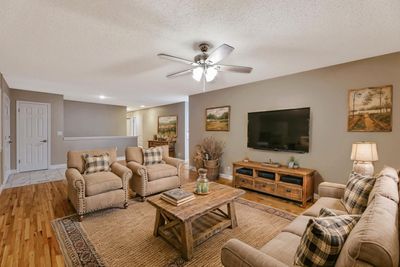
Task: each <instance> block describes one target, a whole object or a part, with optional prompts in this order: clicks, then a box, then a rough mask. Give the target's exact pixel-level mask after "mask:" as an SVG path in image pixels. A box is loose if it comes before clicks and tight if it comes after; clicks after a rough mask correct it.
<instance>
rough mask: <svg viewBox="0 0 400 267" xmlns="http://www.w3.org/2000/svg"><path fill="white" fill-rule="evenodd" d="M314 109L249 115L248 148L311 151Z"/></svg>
mask: <svg viewBox="0 0 400 267" xmlns="http://www.w3.org/2000/svg"><path fill="white" fill-rule="evenodd" d="M309 129H310V108H297V109H286V110H273V111H262V112H251V113H248V126H247V147H250V148H255V149H264V150H274V151H288V152H297V153H307V152H308V151H309V139H310V134H309Z"/></svg>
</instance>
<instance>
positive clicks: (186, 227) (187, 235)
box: [181, 221, 193, 260]
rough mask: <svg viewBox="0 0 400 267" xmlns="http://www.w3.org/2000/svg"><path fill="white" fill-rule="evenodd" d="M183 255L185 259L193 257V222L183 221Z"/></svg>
mask: <svg viewBox="0 0 400 267" xmlns="http://www.w3.org/2000/svg"><path fill="white" fill-rule="evenodd" d="M181 240H182V256H183V258H184V259H185V260H190V259H191V258H192V257H193V233H192V222H191V221H186V222H182V223H181Z"/></svg>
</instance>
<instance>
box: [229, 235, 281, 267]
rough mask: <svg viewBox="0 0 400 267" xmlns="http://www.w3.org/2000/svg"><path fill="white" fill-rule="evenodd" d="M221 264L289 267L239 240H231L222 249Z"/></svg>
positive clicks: (243, 266)
mask: <svg viewBox="0 0 400 267" xmlns="http://www.w3.org/2000/svg"><path fill="white" fill-rule="evenodd" d="M221 262H222V264H223V265H224V266H225V267H284V266H285V267H287V265H286V264H284V263H283V262H280V261H278V260H277V259H275V258H273V257H271V256H269V255H267V254H265V253H262V252H261V251H259V250H258V249H255V248H253V247H251V246H249V245H247V244H246V243H243V242H242V241H239V240H237V239H231V240H229V241H228V242H226V243H225V245H224V246H223V247H222V250H221Z"/></svg>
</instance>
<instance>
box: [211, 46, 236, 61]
mask: <svg viewBox="0 0 400 267" xmlns="http://www.w3.org/2000/svg"><path fill="white" fill-rule="evenodd" d="M233 49H235V48H234V47H232V46H230V45H227V44H223V45H221V46H219V47H218V48H217V49H215V50H214V51H213V52H212V53H211V54H210V55H209V56H208V58H207V59H206V64H208V65H214V64H217V63H218V62H220V61H221V60H223V59H224V58H226V57H227V56H228V55H229V54H230V53H232V51H233Z"/></svg>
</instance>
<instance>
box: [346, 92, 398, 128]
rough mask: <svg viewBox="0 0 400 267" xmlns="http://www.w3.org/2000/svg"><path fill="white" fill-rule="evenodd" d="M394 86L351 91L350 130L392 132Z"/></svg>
mask: <svg viewBox="0 0 400 267" xmlns="http://www.w3.org/2000/svg"><path fill="white" fill-rule="evenodd" d="M392 95H393V86H392V85H385V86H379V87H368V88H362V89H352V90H350V91H349V99H348V101H349V102H348V103H349V114H348V124H347V125H348V131H349V132H391V131H392V106H393V96H392Z"/></svg>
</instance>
